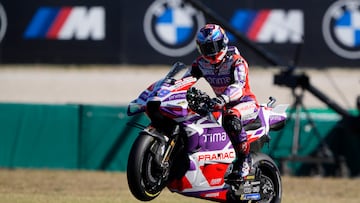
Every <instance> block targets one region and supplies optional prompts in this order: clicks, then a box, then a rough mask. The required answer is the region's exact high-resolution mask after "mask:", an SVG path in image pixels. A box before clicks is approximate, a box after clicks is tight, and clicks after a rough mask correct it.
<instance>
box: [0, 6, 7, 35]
mask: <svg viewBox="0 0 360 203" xmlns="http://www.w3.org/2000/svg"><path fill="white" fill-rule="evenodd" d="M6 28H7V18H6V12H5V9H4V7H3V6H2V5H1V4H0V42H1V41H2V39H3V38H4V36H5V33H6Z"/></svg>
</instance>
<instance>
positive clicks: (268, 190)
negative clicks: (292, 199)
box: [227, 153, 282, 203]
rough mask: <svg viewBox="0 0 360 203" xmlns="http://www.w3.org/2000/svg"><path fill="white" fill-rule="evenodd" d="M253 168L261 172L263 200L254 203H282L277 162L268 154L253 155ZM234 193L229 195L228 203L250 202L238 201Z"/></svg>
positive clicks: (230, 192) (229, 192)
mask: <svg viewBox="0 0 360 203" xmlns="http://www.w3.org/2000/svg"><path fill="white" fill-rule="evenodd" d="M251 157H252V161H253V166H255V167H257V168H259V169H260V171H261V178H260V179H261V182H262V188H261V189H260V192H261V193H262V194H261V195H262V199H263V200H260V201H254V202H258V203H280V202H281V198H282V182H281V176H280V171H279V169H278V167H277V165H276V164H275V162H274V161H273V160H272V159H271V158H270V157H269V156H267V155H266V154H262V153H251ZM238 198H239V197H237V196H236V195H235V194H234V193H233V192H232V191H228V193H227V202H228V203H235V202H236V203H245V202H248V201H241V200H238ZM264 198H265V199H264Z"/></svg>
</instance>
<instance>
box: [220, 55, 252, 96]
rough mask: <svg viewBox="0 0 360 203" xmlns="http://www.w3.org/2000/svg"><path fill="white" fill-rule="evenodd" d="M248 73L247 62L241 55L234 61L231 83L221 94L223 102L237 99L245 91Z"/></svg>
mask: <svg viewBox="0 0 360 203" xmlns="http://www.w3.org/2000/svg"><path fill="white" fill-rule="evenodd" d="M247 75H248V64H247V62H246V61H245V60H243V59H242V58H241V57H240V58H238V59H237V60H236V61H235V63H234V75H233V77H234V78H233V83H232V84H230V85H229V86H228V87H227V88H226V89H225V91H224V93H223V94H222V95H221V96H222V97H223V98H224V100H225V103H229V102H232V101H237V100H239V99H240V98H241V97H242V96H243V93H244V91H245V86H246V82H247V79H248V78H247Z"/></svg>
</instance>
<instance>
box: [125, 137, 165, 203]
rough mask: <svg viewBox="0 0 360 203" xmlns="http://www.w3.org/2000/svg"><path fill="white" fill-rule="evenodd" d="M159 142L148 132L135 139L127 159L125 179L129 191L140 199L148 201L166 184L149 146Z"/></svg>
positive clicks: (157, 194)
mask: <svg viewBox="0 0 360 203" xmlns="http://www.w3.org/2000/svg"><path fill="white" fill-rule="evenodd" d="M154 145H159V146H160V142H159V141H158V140H157V139H155V138H154V137H152V136H150V135H148V134H140V135H139V136H138V137H137V139H136V140H135V142H134V144H133V146H132V148H131V151H130V154H129V159H128V165H127V180H128V185H129V189H130V191H131V193H132V194H133V195H134V196H135V198H136V199H138V200H140V201H150V200H153V199H155V198H156V197H157V196H159V194H160V192H161V191H162V190H163V189H164V187H165V186H166V183H165V182H166V181H165V180H164V179H163V177H162V170H161V168H160V167H159V166H158V164H156V162H155V154H154V153H153V152H151V150H150V148H151V147H153V146H154Z"/></svg>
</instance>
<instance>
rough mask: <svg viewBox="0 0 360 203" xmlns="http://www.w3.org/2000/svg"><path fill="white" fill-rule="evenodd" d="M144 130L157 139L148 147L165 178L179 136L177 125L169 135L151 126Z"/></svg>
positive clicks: (167, 175) (168, 171) (167, 174)
mask: <svg viewBox="0 0 360 203" xmlns="http://www.w3.org/2000/svg"><path fill="white" fill-rule="evenodd" d="M144 131H147V133H148V134H150V135H151V136H153V137H155V139H156V140H157V141H155V142H154V143H153V144H152V146H151V147H150V151H151V152H152V153H153V154H154V157H155V163H156V165H157V166H159V168H160V169H161V170H162V178H164V179H167V178H168V177H169V174H170V169H171V162H172V155H173V152H174V149H175V146H176V143H177V141H178V139H179V136H180V133H179V126H176V127H175V129H174V131H173V134H172V135H170V136H167V135H164V134H163V133H161V132H159V131H158V130H157V129H156V128H153V127H148V128H146V129H145V130H144Z"/></svg>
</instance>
